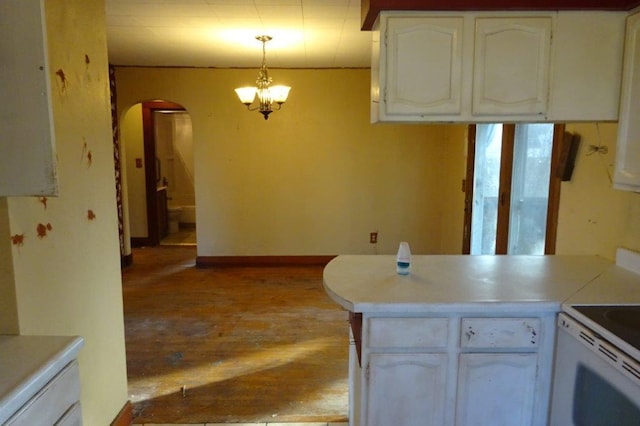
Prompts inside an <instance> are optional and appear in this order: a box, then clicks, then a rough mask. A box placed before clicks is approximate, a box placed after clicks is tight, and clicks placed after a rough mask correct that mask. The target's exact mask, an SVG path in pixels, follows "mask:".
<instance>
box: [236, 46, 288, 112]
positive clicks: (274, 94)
mask: <svg viewBox="0 0 640 426" xmlns="http://www.w3.org/2000/svg"><path fill="white" fill-rule="evenodd" d="M271 38H272V37H271V36H268V35H260V36H256V39H257V40H258V41H261V42H262V67H261V68H260V72H259V73H258V79H257V80H256V84H257V86H258V87H239V88H237V89H235V90H236V93H237V94H238V97H239V98H240V102H242V103H243V104H245V105H246V106H247V109H248V110H249V111H255V110H258V111H260V113H261V114H262V115H263V116H264V119H265V120H267V119H268V118H269V114H271V112H272V111H277V110H279V109H280V108H282V104H283V103H285V102H286V101H287V96H289V90H291V87H289V86H271V81H272V79H271V77H270V76H269V71H268V70H267V62H266V48H265V46H266V44H267V42H268V41H269V40H271ZM256 95H258V105H257V106H253V107H252V106H251V104H253V101H254V100H255V98H256Z"/></svg>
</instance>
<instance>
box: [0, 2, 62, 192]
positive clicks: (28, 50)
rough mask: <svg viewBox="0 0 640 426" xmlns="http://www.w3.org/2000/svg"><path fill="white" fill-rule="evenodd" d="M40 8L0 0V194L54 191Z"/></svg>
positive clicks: (44, 33) (54, 168) (53, 147)
mask: <svg viewBox="0 0 640 426" xmlns="http://www.w3.org/2000/svg"><path fill="white" fill-rule="evenodd" d="M43 6H44V1H43V0H2V1H0V97H1V98H2V102H0V196H22V195H30V196H37V195H57V193H58V185H57V176H56V161H55V160H56V157H55V142H54V129H53V117H52V110H51V98H50V94H51V91H50V81H49V67H48V58H47V37H46V27H45V16H44V7H43Z"/></svg>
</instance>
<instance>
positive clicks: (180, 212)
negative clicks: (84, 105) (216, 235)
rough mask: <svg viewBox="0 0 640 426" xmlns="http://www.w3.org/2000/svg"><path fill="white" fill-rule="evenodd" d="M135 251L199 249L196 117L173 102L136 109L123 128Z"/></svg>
mask: <svg viewBox="0 0 640 426" xmlns="http://www.w3.org/2000/svg"><path fill="white" fill-rule="evenodd" d="M122 132H123V134H124V135H125V137H124V140H125V147H126V152H127V154H126V158H127V192H128V205H129V223H130V233H131V245H132V247H143V246H157V245H195V244H196V217H195V181H194V171H193V168H194V165H193V164H194V161H193V138H192V125H191V116H190V115H189V113H188V112H187V111H186V110H185V108H184V107H183V106H182V105H179V104H176V103H172V102H167V101H152V102H143V103H141V104H138V105H135V106H133V107H132V108H131V109H130V110H129V111H128V112H127V113H126V114H125V117H124V119H123V123H122Z"/></svg>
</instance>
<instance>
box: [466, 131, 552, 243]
mask: <svg viewBox="0 0 640 426" xmlns="http://www.w3.org/2000/svg"><path fill="white" fill-rule="evenodd" d="M563 134H564V126H563V125H554V124H546V123H542V124H515V125H514V124H493V123H492V124H477V125H473V126H470V127H469V142H468V143H469V145H468V146H469V149H468V160H467V177H466V179H465V184H464V187H465V193H466V196H465V225H464V236H463V238H464V241H463V253H466V254H552V253H554V252H555V235H556V226H557V212H558V201H559V197H560V178H559V177H556V173H553V171H554V170H556V168H557V166H556V164H557V163H558V160H559V158H558V157H559V149H560V145H561V142H562V137H563Z"/></svg>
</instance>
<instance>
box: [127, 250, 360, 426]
mask: <svg viewBox="0 0 640 426" xmlns="http://www.w3.org/2000/svg"><path fill="white" fill-rule="evenodd" d="M195 257H196V249H195V247H185V246H176V247H162V246H161V247H155V248H142V249H134V251H133V260H134V264H133V266H131V267H129V268H127V269H125V270H124V271H123V294H124V311H125V315H124V317H125V333H126V350H127V369H128V387H129V397H130V399H131V402H132V403H133V408H134V423H137V424H141V423H200V424H202V423H266V422H269V423H273V422H345V421H346V420H347V412H348V396H347V394H348V390H347V388H348V385H347V374H348V373H347V370H348V365H347V363H348V362H347V358H348V344H349V342H348V322H347V313H346V312H345V311H343V310H341V309H340V308H339V307H338V306H337V305H336V304H335V303H333V302H332V301H331V300H330V299H329V298H328V297H327V296H326V294H325V293H324V290H323V289H322V268H321V267H309V266H299V267H246V268H242V267H233V268H230V267H229V268H215V269H214V268H210V269H202V268H195Z"/></svg>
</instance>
